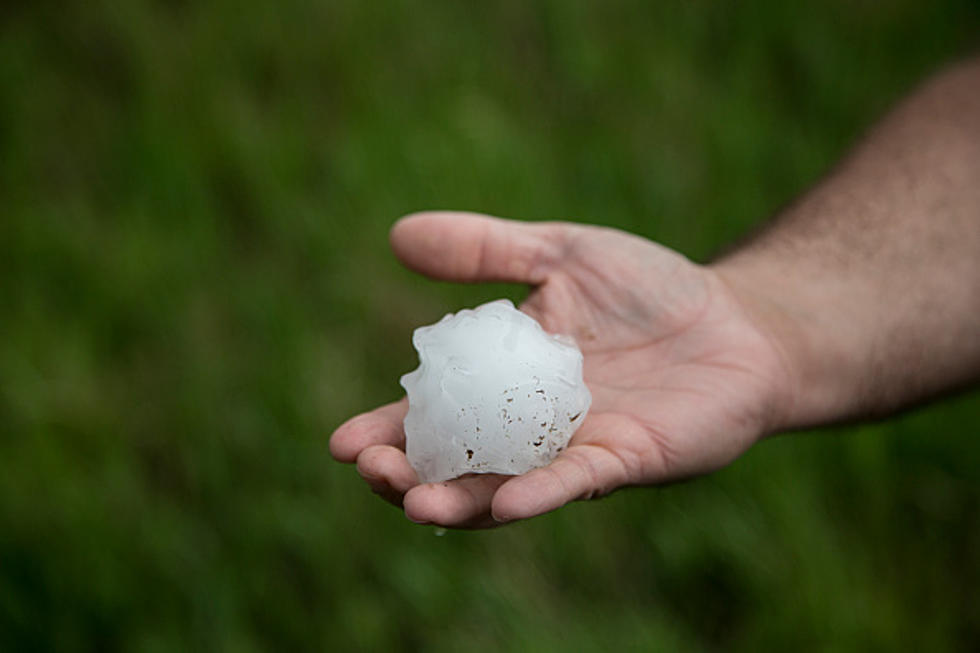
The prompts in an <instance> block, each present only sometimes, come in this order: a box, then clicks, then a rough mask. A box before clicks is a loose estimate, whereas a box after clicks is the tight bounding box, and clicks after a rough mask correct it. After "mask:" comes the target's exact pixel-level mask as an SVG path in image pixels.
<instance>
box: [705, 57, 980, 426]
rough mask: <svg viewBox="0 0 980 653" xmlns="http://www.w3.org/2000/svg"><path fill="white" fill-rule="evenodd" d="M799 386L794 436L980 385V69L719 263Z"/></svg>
mask: <svg viewBox="0 0 980 653" xmlns="http://www.w3.org/2000/svg"><path fill="white" fill-rule="evenodd" d="M711 267H712V268H713V269H714V270H715V271H716V272H717V273H718V274H719V276H720V277H721V278H722V279H723V280H724V281H726V282H727V284H728V285H729V286H730V287H731V288H732V289H733V291H734V292H735V294H736V296H737V297H739V299H740V300H741V302H742V304H743V306H744V307H745V308H746V310H747V311H748V312H749V313H750V314H751V315H752V316H753V317H754V318H755V319H756V320H757V322H758V323H759V324H760V325H762V326H763V328H764V329H765V330H767V331H768V332H769V333H770V334H771V335H772V337H773V339H774V342H776V343H777V344H778V346H779V348H780V349H781V351H782V353H783V356H784V360H785V362H786V365H787V367H788V369H789V370H790V372H791V374H790V378H792V379H794V387H793V388H792V389H791V391H790V392H788V395H789V396H791V400H790V402H789V403H791V404H792V405H790V406H788V407H787V409H786V411H785V415H783V416H782V419H781V423H782V426H783V427H785V428H792V427H799V426H805V425H810V424H818V423H825V422H828V421H837V420H841V419H847V418H853V417H862V416H872V415H879V414H883V413H887V412H890V411H893V410H895V409H897V408H900V407H902V406H904V405H908V404H909V403H912V402H915V401H917V400H920V399H922V398H925V397H928V396H931V395H934V394H937V393H940V392H943V391H946V390H949V389H952V388H955V387H957V386H959V385H962V384H964V383H966V382H968V381H969V380H971V379H976V378H978V376H980V60H975V61H973V62H970V63H968V64H963V65H959V66H957V67H955V68H952V69H950V70H948V71H946V72H945V73H943V74H941V75H939V76H937V77H936V78H934V79H933V80H931V81H930V82H928V83H927V84H926V85H924V86H923V87H922V88H920V89H919V90H918V91H917V92H915V93H913V94H912V96H910V97H909V98H908V99H907V100H905V101H904V102H902V103H901V104H900V105H899V106H898V107H897V108H896V109H895V110H894V111H892V113H891V114H889V115H888V116H887V117H886V118H885V119H884V120H883V121H882V122H881V123H880V124H879V125H878V126H877V127H876V128H875V129H873V130H872V131H871V133H869V134H868V135H867V136H866V137H865V139H864V140H863V142H861V143H860V144H859V145H858V147H857V148H856V149H855V150H854V151H853V152H852V153H851V154H850V155H849V156H848V157H847V158H846V159H845V160H844V161H842V162H841V164H840V165H839V166H838V167H837V169H836V170H834V171H833V172H832V173H831V174H830V175H828V177H827V178H826V179H824V180H823V181H822V182H821V183H820V184H818V185H817V186H816V187H815V188H814V189H813V190H812V191H810V192H809V193H807V194H806V195H804V196H803V197H802V198H801V199H800V200H799V201H798V202H797V203H796V204H794V205H793V206H791V207H790V208H789V209H788V210H786V211H785V212H784V213H783V214H782V215H781V216H779V217H778V218H777V219H776V220H775V221H774V222H773V223H772V224H771V225H770V226H768V227H767V228H766V229H765V230H764V231H763V232H761V233H760V234H759V235H758V236H757V237H755V238H754V239H752V240H751V241H750V242H748V243H747V244H745V245H744V246H742V247H740V248H738V249H737V250H735V251H734V252H732V253H730V254H728V255H726V256H725V257H723V258H722V259H721V260H719V261H717V262H716V263H714V264H713V265H712V266H711Z"/></svg>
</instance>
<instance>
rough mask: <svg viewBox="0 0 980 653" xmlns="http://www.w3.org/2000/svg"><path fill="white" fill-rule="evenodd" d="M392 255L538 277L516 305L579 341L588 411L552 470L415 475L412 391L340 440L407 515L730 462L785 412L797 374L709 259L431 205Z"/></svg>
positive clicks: (512, 509)
mask: <svg viewBox="0 0 980 653" xmlns="http://www.w3.org/2000/svg"><path fill="white" fill-rule="evenodd" d="M391 244H392V247H393V248H394V251H395V254H396V255H397V256H398V258H399V259H401V261H402V262H403V263H404V264H405V265H407V266H408V267H410V268H412V269H415V270H417V271H419V272H421V273H423V274H426V275H428V276H430V277H433V278H436V279H448V280H454V281H469V282H472V281H512V282H520V283H527V284H530V285H531V287H532V291H531V294H530V295H529V297H528V298H527V301H525V302H524V304H523V305H522V306H521V307H520V308H521V310H523V311H524V312H526V313H528V314H530V315H532V316H533V317H534V318H535V319H537V320H538V321H539V322H540V323H541V325H542V326H543V327H544V328H545V329H546V330H547V331H550V332H554V333H566V334H570V335H572V336H574V337H575V339H576V341H577V342H578V344H579V346H580V347H581V349H582V352H583V354H584V356H585V362H584V375H585V381H586V383H587V384H588V386H589V389H590V390H591V391H592V398H593V399H592V408H591V410H590V412H589V414H588V418H587V419H586V420H585V421H584V422H583V424H582V426H581V427H580V428H579V430H578V431H577V432H576V433H575V435H574V437H573V438H572V440H571V442H570V443H569V446H568V448H567V449H566V450H565V451H563V452H562V453H561V454H559V456H558V457H557V458H556V459H555V460H554V461H552V462H551V464H549V465H548V466H547V467H543V468H540V469H535V470H532V471H530V472H528V473H526V474H523V475H521V476H503V475H496V474H485V475H479V474H477V475H468V476H466V477H463V478H459V479H456V480H452V481H448V482H445V483H430V484H424V485H420V484H419V483H418V480H417V478H416V475H415V472H414V471H413V470H412V468H411V467H410V466H409V464H408V460H407V459H406V457H405V453H404V446H405V434H404V431H403V428H402V419H403V418H404V416H405V412H406V410H407V404H406V401H405V400H404V399H403V400H402V401H399V402H397V403H394V404H389V405H387V406H382V407H381V408H378V409H376V410H374V411H372V412H369V413H365V414H363V415H359V416H357V417H354V418H353V419H351V420H349V421H348V422H346V423H345V424H343V425H342V426H341V427H340V428H338V429H337V431H336V432H335V433H334V434H333V436H332V438H331V440H330V450H331V452H332V453H333V455H334V457H335V458H337V459H338V460H340V461H343V462H355V461H356V463H357V469H358V471H359V472H360V474H361V476H362V477H363V478H364V480H365V481H367V483H368V484H369V485H370V486H371V487H372V489H373V490H374V491H375V492H377V493H378V494H380V495H382V496H383V497H385V498H387V499H388V500H390V501H391V502H393V503H395V504H396V505H403V506H404V509H405V514H406V515H407V516H408V518H409V519H412V520H413V521H416V522H420V523H431V524H438V525H441V526H446V527H457V528H479V527H487V526H493V525H496V524H499V523H501V522H507V521H512V520H515V519H525V518H528V517H532V516H535V515H539V514H542V513H545V512H548V511H550V510H554V509H555V508H558V507H559V506H562V505H564V504H565V503H568V502H569V501H574V500H577V499H589V498H592V497H596V496H601V495H604V494H608V493H609V492H612V491H613V490H615V489H617V488H619V487H623V486H628V485H651V484H657V483H664V482H667V481H672V480H677V479H681V478H685V477H689V476H694V475H698V474H704V473H707V472H710V471H713V470H716V469H718V468H720V467H723V466H725V465H726V464H728V463H729V462H731V461H732V460H734V459H735V458H736V457H737V456H739V455H740V454H741V453H743V452H744V451H745V450H746V449H748V448H749V447H750V446H751V445H752V444H753V443H754V442H756V441H757V440H758V439H759V438H760V437H761V436H763V435H764V434H766V433H768V432H771V431H772V430H773V429H775V428H777V427H778V426H779V425H781V424H782V421H783V413H784V412H785V409H787V407H788V406H790V405H791V404H792V398H793V388H792V385H791V383H790V380H791V378H792V377H791V374H790V372H789V369H788V367H787V365H786V364H785V362H784V361H785V357H784V356H783V355H782V354H781V351H780V348H779V346H778V343H777V341H776V339H775V338H774V337H773V336H772V335H771V334H770V333H769V332H767V331H766V330H765V329H764V328H763V327H762V326H761V325H760V324H757V323H756V322H755V321H753V319H752V318H750V317H749V313H748V312H747V311H746V310H744V309H743V305H742V302H741V301H740V299H739V298H738V297H737V296H736V294H735V293H734V291H733V290H732V289H731V287H730V286H728V285H727V284H726V283H725V282H724V281H723V280H722V279H721V278H720V277H719V275H717V274H716V273H714V272H713V271H712V270H711V269H709V268H705V267H702V266H699V265H695V264H693V263H691V262H690V261H688V260H687V259H685V258H684V257H682V256H681V255H679V254H677V253H675V252H672V251H670V250H668V249H666V248H664V247H661V246H659V245H657V244H655V243H652V242H650V241H647V240H644V239H642V238H639V237H636V236H633V235H630V234H627V233H624V232H620V231H616V230H613V229H607V228H601V227H591V226H583V225H575V224H566V223H557V222H550V223H523V222H515V221H509V220H501V219H497V218H490V217H485V216H478V215H473V214H464V213H422V214H417V215H413V216H409V217H406V218H403V219H402V220H400V221H399V222H398V223H397V224H395V226H394V228H393V229H392V231H391Z"/></svg>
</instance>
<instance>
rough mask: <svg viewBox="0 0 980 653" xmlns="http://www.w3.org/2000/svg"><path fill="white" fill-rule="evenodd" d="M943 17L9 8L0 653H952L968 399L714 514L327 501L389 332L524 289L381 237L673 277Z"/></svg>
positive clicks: (696, 487) (973, 405) (684, 499)
mask: <svg viewBox="0 0 980 653" xmlns="http://www.w3.org/2000/svg"><path fill="white" fill-rule="evenodd" d="M978 27H980V6H978V5H977V4H976V3H975V2H970V1H967V0H961V1H956V0H948V1H946V0H944V1H942V2H936V3H915V2H911V1H904V0H903V1H899V2H888V3H849V2H830V3H818V2H808V3H776V2H750V3H741V4H740V6H738V7H736V6H734V5H728V4H718V3H713V4H708V3H681V2H670V3H645V2H638V1H637V2H629V1H622V2H611V3H588V2H579V1H577V0H574V1H573V0H566V1H563V2H558V1H552V2H535V3H525V2H517V1H504V2H498V3H492V4H487V5H484V6H464V5H463V4H461V3H436V2H405V1H393V2H389V3H384V4H381V3H359V2H354V1H353V0H345V1H333V2H323V3H313V2H301V1H298V0H297V1H292V0H291V1H288V2H280V3H275V4H269V5H267V6H259V5H243V4H241V3H232V2H228V1H226V0H210V1H206V2H198V3H189V2H180V1H174V2H146V1H140V2H126V3H116V2H105V1H96V2H90V3H46V2H41V3H13V4H5V5H4V7H3V8H2V9H0V201H2V209H0V211H2V215H0V302H2V304H0V305H2V308H0V649H2V650H5V651H6V650H11V651H13V650H58V651H90V650H91V651H95V650H98V651H112V650H138V651H170V650H233V651H249V650H256V651H258V650H337V651H342V650H392V651H394V650H405V651H412V650H431V651H455V650H460V649H470V650H496V649H508V650H528V651H531V650H533V651H549V650H555V651H564V650H581V651H592V650H594V651H600V650H601V651H608V650H695V651H696V650H716V649H724V650H746V651H755V650H763V649H789V648H793V649H820V650H861V651H868V650H896V649H914V650H931V651H938V650H968V649H974V648H977V647H978V645H980V604H978V603H977V602H976V601H975V590H976V587H977V586H978V585H980V555H978V551H980V522H978V521H977V519H976V515H977V513H978V510H980V484H978V480H980V478H978V477H980V443H978V441H977V438H976V435H977V430H978V427H980V404H978V397H977V395H976V393H973V394H968V395H964V396H961V397H960V398H957V399H953V400H947V401H944V402H942V403H939V404H936V405H934V406H932V407H929V408H927V409H923V410H919V411H917V412H915V413H914V414H911V415H908V416H905V417H902V418H900V419H896V420H892V421H889V422H886V423H883V424H878V425H865V426H859V427H853V428H847V429H837V430H835V431H834V432H830V433H828V432H823V433H820V434H807V435H798V436H793V437H786V438H779V439H775V440H773V441H771V442H767V443H765V444H763V445H761V446H759V447H757V448H756V449H755V450H754V451H752V452H750V453H749V454H748V455H747V456H745V458H743V459H742V460H741V461H739V462H738V463H736V464H735V465H734V466H732V467H731V468H729V469H728V470H725V471H724V472H722V473H720V474H717V475H715V476H713V477H710V478H707V479H702V480H698V481H696V482H691V483H687V484H683V485H678V486H674V487H670V488H664V489H660V490H646V491H630V492H622V493H619V494H617V495H615V496H613V497H611V498H608V499H605V500H603V501H601V502H599V503H591V504H579V505H573V506H570V507H568V508H566V509H564V510H562V511H559V512H557V513H555V514H552V515H548V516H546V517H543V518H540V519H536V520H533V521H531V522H529V523H525V524H519V525H515V526H512V527H508V528H506V529H500V530H498V531H494V532H488V533H455V532H451V533H448V534H446V535H445V536H444V537H435V536H434V534H433V531H432V530H430V529H427V528H422V527H418V526H414V525H412V524H410V523H409V522H407V521H405V520H404V519H403V518H402V516H401V515H400V514H399V513H398V512H397V511H395V510H394V509H392V508H390V507H388V506H386V505H384V504H383V503H382V502H381V501H379V500H378V499H377V498H376V497H374V496H372V495H371V494H370V493H369V492H368V491H367V490H366V489H365V488H364V487H362V485H361V483H360V482H359V481H358V480H357V478H356V474H355V472H354V470H353V469H350V468H349V467H344V466H341V465H338V464H335V463H333V462H332V461H330V460H329V456H328V454H327V450H326V439H327V436H328V435H329V433H330V432H331V430H332V429H333V428H334V427H335V426H336V425H338V424H339V423H340V422H341V421H343V420H344V419H346V418H347V417H349V416H350V415H352V414H354V413H356V412H359V411H362V410H365V409H368V408H370V407H373V406H375V405H377V404H379V403H381V402H384V401H388V400H391V399H394V398H396V397H397V396H398V395H399V388H398V386H397V378H398V375H399V374H401V373H403V372H405V371H407V370H409V369H411V368H412V367H413V366H414V365H415V357H414V352H413V351H412V348H411V345H410V339H409V335H410V331H411V329H412V328H414V327H415V326H417V325H419V324H422V323H427V322H431V321H433V320H434V319H436V318H438V317H440V316H441V315H442V314H443V313H444V312H446V311H449V310H455V309H457V308H459V307H461V306H465V305H474V304H476V303H479V302H482V301H485V300H488V299H491V298H494V297H497V296H501V295H503V296H509V297H512V298H515V299H519V298H520V296H521V295H522V293H523V291H522V289H520V288H513V287H505V286H496V285H492V286H465V287H464V286H452V285H448V284H436V283H432V282H427V281H424V280H420V279H418V278H415V277H413V276H412V275H410V274H409V273H407V272H405V271H402V270H400V269H399V268H398V267H397V265H396V264H395V263H394V261H393V259H392V257H391V256H390V254H389V252H388V250H387V241H386V233H387V229H388V227H389V226H390V224H391V222H392V221H393V220H394V219H395V218H396V217H397V216H398V215H400V214H403V213H406V212H409V211H412V210H417V209H423V208H464V209H471V210H479V211H484V212H489V213H495V214H499V215H505V216H511V217H520V218H525V219H549V218H561V219H572V220H581V221H585V222H592V223H599V224H605V225H610V226H615V227H619V228H623V229H628V230H630V231H633V232H636V233H639V234H641V235H644V236H646V237H649V238H652V239H655V240H657V241H659V242H662V243H664V244H666V245H668V246H670V247H673V248H676V249H678V250H680V251H682V252H684V253H686V254H688V255H689V256H691V257H692V258H694V259H696V260H704V259H706V258H707V257H709V256H710V255H711V254H712V252H715V251H717V250H718V249H719V248H721V247H723V246H725V245H726V244H727V243H729V242H731V241H732V240H733V239H735V238H737V237H738V236H739V235H740V234H743V233H745V232H746V231H747V230H748V229H750V228H751V226H752V225H754V224H757V223H758V222H759V221H760V220H762V219H764V218H766V217H767V216H769V215H771V214H772V213H773V212H774V211H775V210H776V209H778V207H779V206H781V205H782V204H784V203H785V202H787V201H789V200H790V199H791V198H792V197H793V196H794V195H795V194H797V193H799V192H800V191H801V190H803V189H805V188H806V187H807V185H808V184H810V183H812V182H813V181H814V179H815V178H816V177H818V176H819V175H820V174H821V173H822V172H823V171H825V170H826V169H827V167H828V166H830V165H831V164H832V163H833V161H834V160H835V158H836V157H838V156H839V155H840V154H841V153H842V152H843V151H844V150H845V149H846V147H847V145H848V144H849V143H851V142H852V141H853V139H854V138H856V137H857V136H858V135H859V134H860V133H861V131H862V129H864V128H865V127H866V126H867V125H868V124H870V123H871V122H872V121H873V120H874V118H875V117H876V116H877V115H879V114H880V113H881V112H882V111H883V110H884V109H885V108H886V107H887V106H888V105H889V104H890V103H891V102H893V101H894V100H895V99H897V98H898V97H900V96H901V95H902V94H903V93H904V92H906V91H907V90H908V89H909V88H910V87H911V86H912V85H913V84H914V83H915V82H916V81H917V80H919V79H921V78H922V77H923V76H925V75H926V74H928V73H929V72H930V71H933V70H935V69H936V68H937V67H939V66H940V65H942V63H943V62H944V61H947V60H949V59H950V58H952V57H956V56H960V55H963V54H966V53H968V52H969V51H970V49H971V48H973V47H975V46H976V45H977V37H976V35H977V33H978Z"/></svg>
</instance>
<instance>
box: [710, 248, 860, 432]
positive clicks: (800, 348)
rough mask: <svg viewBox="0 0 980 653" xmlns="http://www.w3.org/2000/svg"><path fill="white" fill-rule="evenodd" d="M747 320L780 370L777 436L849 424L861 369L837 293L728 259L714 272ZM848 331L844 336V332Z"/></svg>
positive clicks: (774, 429)
mask: <svg viewBox="0 0 980 653" xmlns="http://www.w3.org/2000/svg"><path fill="white" fill-rule="evenodd" d="M709 269H710V270H711V271H712V272H713V273H714V274H715V275H716V276H717V278H718V279H719V280H720V281H721V283H722V284H723V285H724V286H725V287H726V289H727V290H728V292H729V293H730V295H731V296H732V298H733V301H734V302H735V303H736V304H737V305H738V307H739V309H740V310H741V311H742V312H743V314H744V316H745V318H746V319H747V320H748V321H749V322H750V323H751V324H752V326H753V327H754V328H755V329H756V330H757V331H758V332H759V334H760V335H761V336H762V337H763V338H765V340H766V341H767V342H768V343H769V345H770V346H771V348H772V350H773V354H774V360H777V361H778V364H779V365H780V366H781V368H782V369H781V375H780V377H779V378H781V379H782V380H783V382H782V383H781V384H780V386H779V387H777V388H774V391H773V392H774V397H773V400H772V403H773V406H774V409H773V423H772V424H771V428H770V432H779V431H787V430H793V429H800V428H805V427H809V426H815V425H818V424H825V423H828V422H834V421H838V420H841V419H844V418H846V417H848V416H850V415H851V414H852V413H854V412H857V411H856V408H855V404H856V403H857V402H856V400H857V398H858V397H859V395H860V392H858V391H857V386H858V383H857V379H858V376H859V375H858V371H859V367H860V365H858V364H857V359H856V357H855V356H851V355H850V354H848V352H849V351H852V350H853V349H854V347H851V346H849V345H848V342H847V340H848V333H849V332H850V329H849V327H850V326H851V324H850V322H848V320H847V317H846V316H845V315H842V314H841V312H840V310H839V309H840V307H835V306H833V305H831V303H830V302H829V301H828V300H829V296H830V294H831V293H830V291H827V290H825V289H822V288H820V287H819V285H818V284H815V283H814V282H813V280H810V279H803V278H800V279H794V278H793V276H794V275H793V273H787V272H786V271H785V270H783V269H782V267H781V266H780V267H779V268H777V269H774V270H768V269H765V267H764V266H761V265H755V264H754V262H753V261H751V260H749V261H743V260H738V259H725V260H722V261H719V262H717V263H715V264H712V265H711V266H709ZM842 327H843V328H842Z"/></svg>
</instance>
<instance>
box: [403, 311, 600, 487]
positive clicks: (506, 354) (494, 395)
mask: <svg viewBox="0 0 980 653" xmlns="http://www.w3.org/2000/svg"><path fill="white" fill-rule="evenodd" d="M412 342H413V344H414V345H415V348H416V349H417V350H418V352H419V367H418V369H416V370H415V371H413V372H410V373H408V374H406V375H404V376H403V377H402V378H401V384H402V386H403V387H404V388H405V390H406V392H407V393H408V404H409V410H408V414H407V415H406V416H405V435H406V443H405V452H406V454H407V455H408V461H409V463H411V465H412V467H413V468H414V469H415V471H416V472H417V473H418V475H419V479H420V480H421V481H422V482H424V483H430V482H438V481H445V480H447V479H450V478H455V477H457V476H460V475H462V474H466V473H469V472H479V473H487V472H494V473H498V474H523V473H524V472H527V471H529V470H531V469H534V468H535V467H541V466H542V465H546V464H547V463H548V462H550V461H551V460H552V459H553V458H554V457H555V456H556V455H557V454H558V452H560V451H561V450H562V449H564V448H565V447H566V446H567V445H568V440H569V439H570V438H571V437H572V434H573V433H574V432H575V430H576V429H577V428H578V427H579V425H580V424H582V421H583V420H584V419H585V415H586V413H587V412H588V410H589V405H590V404H591V403H592V396H591V395H590V394H589V389H588V388H587V387H586V386H585V382H584V381H583V380H582V352H580V351H579V349H578V347H576V346H575V343H574V342H573V341H572V340H571V338H568V337H565V336H556V335H550V334H548V333H546V332H545V331H544V329H542V328H541V325H539V324H538V323H537V321H535V320H534V318H532V317H531V316H529V315H527V314H526V313H522V312H521V311H518V310H517V309H516V308H514V305H513V304H512V303H511V302H510V301H509V300H506V299H501V300H497V301H495V302H490V303H488V304H484V305H482V306H479V307H477V308H475V309H473V310H469V309H466V310H462V311H460V312H459V313H456V314H452V313H450V314H449V315H446V316H445V317H444V318H442V320H440V321H439V322H437V323H436V324H433V325H431V326H425V327H420V328H418V329H416V330H415V334H414V335H413V337H412Z"/></svg>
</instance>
